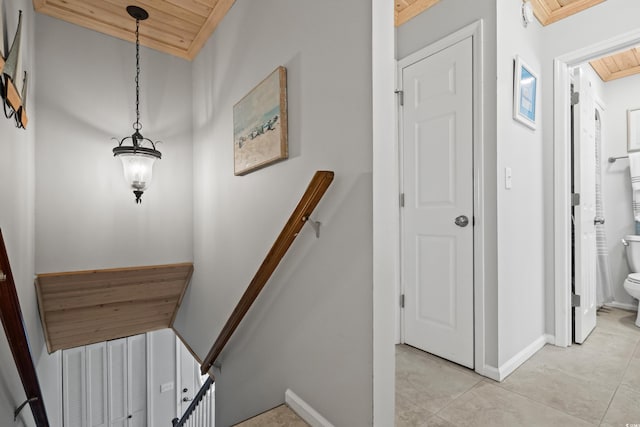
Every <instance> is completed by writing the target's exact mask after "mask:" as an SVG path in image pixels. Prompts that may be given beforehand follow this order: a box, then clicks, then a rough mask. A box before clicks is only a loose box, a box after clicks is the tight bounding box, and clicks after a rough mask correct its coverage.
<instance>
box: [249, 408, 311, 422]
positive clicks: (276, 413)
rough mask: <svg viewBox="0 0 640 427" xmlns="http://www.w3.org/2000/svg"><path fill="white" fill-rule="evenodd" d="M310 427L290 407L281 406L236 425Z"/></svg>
mask: <svg viewBox="0 0 640 427" xmlns="http://www.w3.org/2000/svg"><path fill="white" fill-rule="evenodd" d="M267 426H268V427H308V426H309V424H307V423H305V422H304V421H303V420H302V418H300V417H298V415H296V413H295V412H293V411H292V410H291V409H290V408H289V407H288V406H286V405H281V406H278V407H277V408H273V409H272V410H270V411H268V412H265V413H264V414H260V415H258V416H256V417H253V418H251V419H250V420H247V421H244V422H242V423H240V424H236V427H267Z"/></svg>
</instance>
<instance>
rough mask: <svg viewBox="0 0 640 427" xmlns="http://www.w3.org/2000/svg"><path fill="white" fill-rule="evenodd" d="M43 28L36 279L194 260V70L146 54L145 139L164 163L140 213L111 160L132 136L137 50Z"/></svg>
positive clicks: (90, 34)
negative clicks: (153, 144)
mask: <svg viewBox="0 0 640 427" xmlns="http://www.w3.org/2000/svg"><path fill="white" fill-rule="evenodd" d="M36 24H37V25H36V55H37V58H38V63H37V69H38V78H39V80H38V90H37V93H36V105H37V111H38V119H39V120H38V123H37V133H38V135H39V137H38V141H37V144H36V171H37V174H36V273H52V272H62V271H77V270H91V269H101V268H120V267H130V266H142V265H158V264H170V263H178V262H187V261H191V260H192V259H193V236H192V233H193V227H192V217H193V207H192V205H193V192H192V188H193V176H192V133H191V106H192V102H191V64H190V63H189V62H187V61H185V60H182V59H179V58H176V57H173V56H169V55H167V54H164V53H160V52H158V51H155V50H151V49H148V48H145V47H144V46H142V47H141V48H140V68H141V73H140V115H141V117H140V122H141V123H142V125H143V128H142V130H141V132H142V134H143V135H144V136H145V137H147V138H150V139H152V140H153V141H160V143H159V144H158V145H157V148H158V149H159V150H160V151H161V152H162V159H161V160H158V161H156V163H155V166H154V171H153V181H152V183H151V186H150V188H149V189H148V190H147V191H145V193H144V195H143V196H142V203H141V204H139V205H136V203H135V197H134V195H133V192H132V190H131V189H130V188H129V186H128V185H127V183H126V182H125V180H124V177H123V172H122V165H121V162H120V161H119V160H118V159H117V158H114V156H113V153H112V151H111V150H112V148H113V147H114V146H116V145H117V143H118V141H117V140H115V139H114V138H118V140H119V139H121V138H123V137H125V136H127V135H131V134H132V133H133V132H134V130H133V127H132V123H134V122H135V120H136V114H135V105H136V104H135V72H136V67H135V45H134V44H133V43H130V42H126V41H123V40H120V39H116V38H113V37H109V36H106V35H103V34H100V33H98V32H95V31H91V30H88V29H85V28H82V27H80V26H77V25H73V24H70V23H67V22H64V21H62V20H58V19H54V18H50V17H48V16H46V15H42V14H38V15H37V16H36ZM131 25H132V28H135V22H134V21H133V20H132V22H131ZM141 25H144V24H141Z"/></svg>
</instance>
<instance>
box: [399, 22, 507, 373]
mask: <svg viewBox="0 0 640 427" xmlns="http://www.w3.org/2000/svg"><path fill="white" fill-rule="evenodd" d="M469 37H471V42H472V56H473V65H472V73H473V77H472V79H473V101H472V102H473V131H472V135H473V142H472V143H473V220H474V228H473V258H474V259H473V307H474V316H473V323H474V370H475V371H476V372H478V373H479V374H480V375H484V376H487V377H491V378H493V377H495V375H494V374H493V370H495V368H494V369H493V370H491V368H488V367H487V366H486V365H485V310H484V307H485V303H484V299H485V298H484V295H485V292H484V290H485V260H484V245H485V238H484V232H485V221H486V219H485V215H484V213H485V207H484V176H485V173H484V172H485V170H484V148H485V147H484V117H483V115H484V111H483V108H482V106H483V99H484V98H483V96H484V87H483V82H484V79H483V65H484V64H483V62H484V52H483V44H482V42H483V20H482V19H480V20H477V21H475V22H473V23H471V24H469V25H467V26H466V27H463V28H461V29H460V30H458V31H456V32H454V33H452V34H450V35H448V36H446V37H444V38H442V39H440V40H438V41H436V42H434V43H432V44H430V45H428V46H426V47H424V48H422V49H420V50H419V51H417V52H414V53H412V54H410V55H408V56H406V57H405V58H403V59H401V60H399V61H398V66H397V69H396V79H397V85H398V86H397V87H398V88H401V84H402V69H403V68H405V67H407V66H410V65H412V64H414V63H416V62H419V61H420V60H422V59H424V58H427V57H429V56H431V55H433V54H435V53H437V52H439V51H441V50H444V49H446V48H448V47H450V46H453V45H454V44H456V43H458V42H460V41H462V40H465V39H467V38H469ZM401 120H402V114H401V109H400V103H398V104H397V120H396V128H397V132H396V141H395V147H394V150H395V159H396V162H395V163H396V164H395V171H394V172H395V179H396V183H397V184H398V188H397V191H398V194H399V193H400V191H401V187H400V185H401V182H402V167H401V151H400V147H401V140H402V135H401V132H402V126H401V125H400V121H401ZM399 209H400V208H399V207H398V212H399ZM397 218H398V221H397V222H396V224H395V227H396V228H395V230H394V233H395V234H396V236H397V237H398V241H397V243H396V244H397V246H396V250H397V254H398V255H397V256H398V259H400V256H401V254H400V251H401V249H400V248H401V241H400V239H401V221H400V215H399V214H398V217H397ZM401 271H402V269H401V268H400V266H399V268H398V271H397V275H398V276H397V278H396V280H397V283H398V284H399V285H398V286H397V299H396V300H395V301H400V295H401V294H402V293H403V291H404V290H403V289H402V277H401ZM396 307H397V308H398V309H397V310H396V331H397V334H398V337H399V340H400V341H401V342H404V331H403V327H402V321H401V318H402V311H401V310H400V309H399V304H398V305H397V306H396Z"/></svg>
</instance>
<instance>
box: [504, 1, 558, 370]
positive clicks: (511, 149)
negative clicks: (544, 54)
mask: <svg viewBox="0 0 640 427" xmlns="http://www.w3.org/2000/svg"><path fill="white" fill-rule="evenodd" d="M521 6H522V3H520V2H514V1H511V0H498V1H497V12H498V13H497V18H498V22H497V42H498V43H497V72H498V76H497V79H496V81H497V93H498V98H497V121H498V129H497V150H496V151H497V152H496V155H497V165H496V166H497V168H496V172H497V176H498V180H497V183H496V184H497V185H496V191H497V193H498V205H497V218H498V283H499V291H498V301H499V304H498V305H499V307H498V323H499V330H498V333H499V340H498V342H499V350H498V353H499V361H500V362H499V365H500V367H504V366H507V367H509V366H513V364H514V362H517V363H519V362H520V361H521V360H519V358H521V357H522V356H521V352H522V351H523V350H525V349H529V350H530V351H533V350H537V348H539V347H541V346H542V345H543V344H544V342H545V341H546V339H545V337H544V334H545V329H544V316H545V275H544V274H545V251H544V249H545V248H544V244H545V226H547V224H545V222H544V207H545V205H544V203H543V202H544V196H545V194H544V185H543V183H544V179H545V176H546V175H548V171H546V170H545V168H544V162H543V153H544V142H545V141H544V140H543V138H542V136H543V134H542V130H541V129H542V128H543V127H544V126H551V125H552V123H550V122H545V121H543V120H542V119H541V115H542V109H541V108H540V105H541V104H542V102H543V99H542V98H541V97H540V94H541V93H542V90H538V101H537V107H538V108H537V112H536V119H537V120H536V122H537V123H536V124H537V129H535V130H533V129H530V128H529V127H527V126H525V125H523V124H521V123H520V122H517V121H515V120H514V119H513V73H514V71H513V67H514V59H515V57H516V56H520V57H521V58H522V60H523V61H525V62H526V63H527V64H528V66H529V67H531V68H533V70H540V69H541V63H540V56H541V55H540V47H541V44H542V41H541V40H542V36H541V32H542V31H543V29H542V27H541V25H540V24H538V22H537V21H535V22H531V23H530V24H529V25H528V26H527V27H526V28H525V27H523V25H522V18H521V16H522V11H521ZM549 84H551V82H550V81H549V80H544V79H540V80H539V81H538V85H539V88H540V87H543V86H546V85H549ZM506 168H511V171H512V176H513V180H512V181H513V184H512V187H511V188H510V189H507V188H506V186H505V185H504V175H505V169H506Z"/></svg>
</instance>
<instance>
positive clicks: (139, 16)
mask: <svg viewBox="0 0 640 427" xmlns="http://www.w3.org/2000/svg"><path fill="white" fill-rule="evenodd" d="M127 12H128V13H129V15H131V17H132V18H134V19H135V20H136V78H135V81H136V121H135V122H134V123H133V130H134V132H133V134H132V135H131V136H126V137H124V138H122V139H121V140H120V142H119V144H118V146H117V147H115V148H114V149H113V155H114V156H117V157H120V160H122V167H123V169H124V177H125V180H126V181H127V183H128V184H129V185H130V187H131V189H132V190H133V194H134V195H135V196H136V203H141V202H142V200H141V197H142V194H143V193H144V191H145V190H146V189H147V188H148V187H149V184H150V183H151V177H152V174H153V163H154V162H155V161H156V159H161V158H162V153H160V151H158V150H156V143H154V142H153V141H152V140H150V139H149V138H145V137H144V136H142V134H141V133H140V130H141V129H142V123H140V21H142V20H145V19H147V18H148V17H149V14H148V13H147V11H146V10H144V9H142V8H140V7H138V6H127ZM128 143H130V145H127V144H128ZM145 145H146V147H145Z"/></svg>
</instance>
